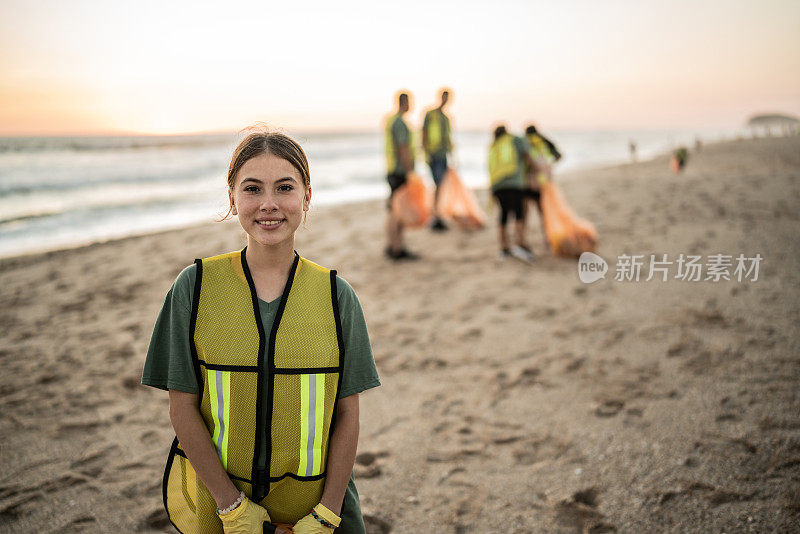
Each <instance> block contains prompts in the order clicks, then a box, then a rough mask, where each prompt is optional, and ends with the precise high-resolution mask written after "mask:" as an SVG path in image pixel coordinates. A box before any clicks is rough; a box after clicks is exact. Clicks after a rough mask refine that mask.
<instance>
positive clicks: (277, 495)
mask: <svg viewBox="0 0 800 534" xmlns="http://www.w3.org/2000/svg"><path fill="white" fill-rule="evenodd" d="M448 97H449V94H448V92H447V91H443V92H442V93H441V104H440V105H439V106H438V107H436V108H435V109H432V110H430V111H428V112H427V113H426V115H425V119H424V122H423V131H422V146H423V149H424V151H425V155H426V159H427V162H428V164H429V165H430V168H431V173H432V174H433V180H434V182H435V184H436V186H437V196H438V190H439V186H440V185H441V183H442V180H443V178H444V176H445V174H446V172H447V169H448V162H447V157H448V154H451V151H452V148H453V144H452V140H451V128H450V120H449V118H448V117H447V115H446V114H445V112H444V107H445V105H446V104H447V101H448ZM408 109H409V102H408V95H407V94H401V95H400V96H399V98H398V110H397V113H396V114H395V115H394V116H393V117H392V118H391V119H390V120H389V122H388V123H387V125H386V138H387V150H386V152H387V158H388V160H389V161H388V163H389V173H388V180H389V185H390V187H391V190H392V193H394V192H395V191H397V190H398V188H400V187H402V186H403V184H404V183H405V182H406V179H407V177H408V174H409V173H410V172H411V171H413V168H414V152H415V150H414V142H413V141H412V134H411V131H410V130H409V128H408V126H407V125H406V123H405V122H404V121H403V114H405V113H406V112H407V111H408ZM558 157H559V154H558V151H557V150H556V149H555V147H554V146H553V145H552V143H550V142H549V141H547V140H546V139H545V138H544V137H542V136H539V135H538V134H537V132H536V130H535V128H533V127H529V128H528V131H527V137H526V138H518V137H514V136H512V135H510V134H509V133H508V132H507V131H506V129H505V128H504V127H499V128H497V130H496V131H495V140H494V142H493V143H492V146H491V148H490V151H489V172H490V178H491V188H492V192H493V194H494V196H495V197H496V198H497V200H498V202H499V204H500V207H501V215H500V221H501V231H500V242H501V247H502V254H503V256H504V257H505V256H515V257H520V258H524V259H532V255H531V254H530V249H529V248H528V247H527V245H526V243H525V240H524V232H523V228H524V221H525V213H526V207H525V200H526V199H533V200H534V201H536V202H538V195H537V193H536V191H537V183H538V182H537V180H546V179H548V178H549V176H550V170H549V168H550V167H549V165H550V163H551V162H552V161H553V160H554V159H558ZM311 191H312V189H311V176H310V173H309V165H308V159H307V157H306V154H305V153H304V151H303V149H302V148H301V147H300V145H299V144H298V143H297V142H296V141H294V140H293V139H291V138H290V137H288V136H286V135H284V134H282V133H279V132H275V131H270V130H268V129H264V128H252V129H251V130H250V133H249V135H247V136H246V137H245V138H244V139H243V140H242V141H241V142H240V143H239V145H238V146H237V147H236V149H235V150H234V152H233V155H232V157H231V161H230V164H229V167H228V173H227V192H228V205H229V211H228V214H227V215H226V217H225V218H228V216H233V217H236V219H237V220H238V223H239V225H240V226H241V228H242V230H243V231H244V232H245V234H246V239H247V244H246V246H245V247H244V248H242V249H241V250H237V251H233V252H224V251H220V252H224V253H222V254H219V255H216V256H212V257H208V258H203V259H196V260H195V261H194V262H193V263H192V264H190V265H189V266H188V267H186V268H185V269H183V271H181V272H180V274H179V275H178V276H177V278H176V280H175V281H174V283H173V284H172V287H171V288H170V289H169V291H168V293H167V295H166V297H165V299H164V301H163V304H162V307H161V311H160V312H159V315H158V317H157V319H156V323H155V327H154V330H153V335H152V337H151V340H150V345H149V348H148V351H147V357H146V360H145V363H144V369H143V372H142V383H143V384H145V385H148V386H152V387H155V388H159V389H162V390H166V391H168V393H169V418H170V422H171V424H172V427H173V429H174V431H175V439H174V440H173V442H172V446H171V448H170V451H169V453H168V455H167V461H166V466H165V470H164V476H163V483H162V495H163V500H164V507H165V509H166V511H167V515H168V517H169V520H170V522H171V523H172V525H173V526H174V527H175V528H176V529H177V530H178V532H183V533H190V532H191V533H223V532H224V533H226V534H255V533H258V534H261V533H262V532H278V533H280V532H284V533H289V532H293V533H295V534H331V533H332V532H334V530H335V531H336V533H338V534H364V533H365V527H364V520H363V518H362V514H361V508H360V504H359V497H358V491H357V490H356V486H355V482H354V480H353V474H352V473H353V464H354V462H355V457H356V449H357V445H358V434H359V409H360V408H359V394H360V393H361V392H363V391H366V390H368V389H371V388H374V387H377V386H379V385H380V380H379V377H378V372H377V369H376V367H375V362H374V359H373V356H372V349H371V346H370V341H369V335H368V333H367V327H366V322H365V319H364V314H363V311H362V308H361V305H360V303H359V300H358V297H357V296H356V294H355V292H354V291H353V288H352V287H351V286H350V285H349V284H348V283H347V282H346V281H345V280H343V279H342V278H341V277H339V276H337V274H336V271H335V270H331V269H328V268H325V267H322V266H320V265H317V264H316V263H313V262H312V261H310V260H308V259H306V258H304V257H302V256H300V255H299V254H298V253H297V252H296V251H295V248H294V244H295V232H296V231H297V229H298V227H299V226H300V224H301V223H303V222H304V221H305V218H306V214H307V212H308V210H309V207H310V203H311ZM537 205H538V204H537ZM510 213H513V214H514V216H515V217H516V230H517V231H516V234H515V236H516V240H515V245H514V246H511V245H510V244H509V242H508V239H507V237H506V235H505V226H506V223H507V220H508V215H509V214H510ZM446 228H447V226H446V225H445V223H444V221H442V218H441V217H440V216H439V213H438V212H436V214H435V217H434V220H433V225H432V229H433V230H435V231H442V230H445V229H446ZM388 233H389V246H388V247H387V250H386V253H387V255H388V256H389V257H390V258H392V259H394V260H399V259H410V258H414V257H416V256H415V255H414V254H412V253H410V252H409V251H408V250H407V249H406V248H405V245H404V243H403V224H402V222H401V221H400V220H399V219H397V218H395V217H394V215H390V220H389V228H388Z"/></svg>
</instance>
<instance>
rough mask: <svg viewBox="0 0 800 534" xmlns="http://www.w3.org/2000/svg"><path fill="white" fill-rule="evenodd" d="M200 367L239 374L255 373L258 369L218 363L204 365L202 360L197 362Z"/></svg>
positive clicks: (252, 366) (249, 366) (251, 366)
mask: <svg viewBox="0 0 800 534" xmlns="http://www.w3.org/2000/svg"><path fill="white" fill-rule="evenodd" d="M199 361H200V365H202V366H203V367H205V368H206V369H210V370H211V371H234V372H239V373H256V372H258V367H257V366H255V365H225V364H219V363H206V362H205V361H203V360H199Z"/></svg>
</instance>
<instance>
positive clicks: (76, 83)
mask: <svg viewBox="0 0 800 534" xmlns="http://www.w3.org/2000/svg"><path fill="white" fill-rule="evenodd" d="M444 86H446V87H449V88H451V90H452V96H453V98H452V105H451V107H450V112H451V115H452V116H453V120H454V124H455V127H456V128H463V129H484V130H488V129H490V128H491V127H492V126H493V125H495V124H497V123H499V122H505V123H507V124H509V125H510V126H511V127H512V128H517V127H520V126H521V125H523V124H525V123H527V122H529V121H532V120H533V121H536V122H537V123H538V124H539V125H540V126H542V125H543V126H544V127H546V128H548V129H626V128H637V129H659V128H682V127H683V128H694V127H715V128H716V127H718V128H725V127H730V128H735V127H740V126H742V125H743V123H744V122H745V121H746V120H747V118H748V117H749V116H750V115H751V114H753V113H759V112H783V113H789V114H794V115H800V2H798V1H796V0H762V1H759V2H756V1H741V2H739V1H716V0H708V1H703V0H693V1H684V0H669V1H664V0H653V1H647V0H640V1H634V0H629V1H601V2H598V1H579V0H573V1H563V2H553V1H548V2H540V1H531V0H527V1H509V0H496V1H493V2H486V1H485V0H483V1H476V2H473V1H466V0H461V1H457V2H435V1H416V0H412V1H406V2H394V3H392V2H376V1H374V0H370V1H363V2H362V1H347V0H343V1H339V2H330V1H322V0H306V1H305V2H298V3H290V2H266V1H263V0H261V1H259V2H250V1H237V0H234V1H228V2H224V3H223V2H203V1H200V0H195V1H192V2H188V1H183V0H170V1H164V0H159V1H157V2H153V1H149V0H141V1H137V2H127V1H121V0H69V1H65V0H61V1H50V0H41V1H37V0H0V135H6V136H8V135H76V134H107V133H143V134H173V133H190V132H206V131H235V130H239V129H240V128H242V127H244V126H246V125H248V124H252V123H254V122H256V121H263V122H266V123H268V124H270V125H272V126H276V127H283V128H287V129H290V130H294V131H298V130H305V131H364V130H377V129H379V128H381V121H382V119H383V118H384V117H385V116H386V115H387V114H388V113H389V112H390V111H391V110H392V108H393V107H394V106H395V95H396V93H397V91H398V90H401V89H403V90H407V91H410V92H411V94H412V97H413V100H412V106H413V109H412V112H411V115H410V118H411V122H412V123H415V122H419V121H420V118H421V114H422V113H423V111H424V109H425V108H427V107H430V106H432V105H433V104H434V103H435V101H436V99H437V92H438V90H439V89H440V88H441V87H444Z"/></svg>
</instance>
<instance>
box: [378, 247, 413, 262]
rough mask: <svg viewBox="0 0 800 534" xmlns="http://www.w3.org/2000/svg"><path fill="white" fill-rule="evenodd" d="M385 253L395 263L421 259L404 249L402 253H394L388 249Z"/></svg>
mask: <svg viewBox="0 0 800 534" xmlns="http://www.w3.org/2000/svg"><path fill="white" fill-rule="evenodd" d="M384 252H385V253H386V256H387V257H388V258H389V259H390V260H393V261H400V260H418V259H419V255H418V254H414V253H413V252H411V251H409V250H407V249H402V250H401V251H400V252H393V251H392V249H390V248H387V249H386V250H385V251H384Z"/></svg>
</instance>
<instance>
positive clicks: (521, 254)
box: [511, 245, 536, 263]
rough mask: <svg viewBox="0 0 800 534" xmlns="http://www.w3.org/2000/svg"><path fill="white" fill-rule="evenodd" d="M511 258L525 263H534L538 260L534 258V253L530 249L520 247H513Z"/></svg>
mask: <svg viewBox="0 0 800 534" xmlns="http://www.w3.org/2000/svg"><path fill="white" fill-rule="evenodd" d="M511 256H512V257H514V258H517V259H518V260H520V261H524V262H525V263H533V262H534V261H536V258H534V257H533V253H532V252H531V251H530V249H529V248H528V247H523V246H520V245H514V246H513V247H511Z"/></svg>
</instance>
